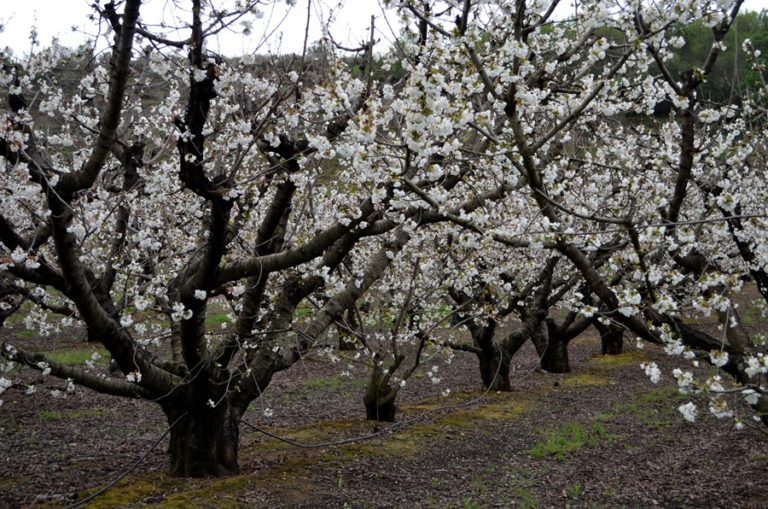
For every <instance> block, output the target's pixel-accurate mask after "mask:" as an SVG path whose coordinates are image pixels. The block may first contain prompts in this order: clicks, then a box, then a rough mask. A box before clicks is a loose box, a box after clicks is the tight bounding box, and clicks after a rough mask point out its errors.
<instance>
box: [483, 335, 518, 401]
mask: <svg viewBox="0 0 768 509" xmlns="http://www.w3.org/2000/svg"><path fill="white" fill-rule="evenodd" d="M494 346H495V345H491V349H490V351H487V352H486V351H483V352H482V353H479V354H478V355H477V359H478V361H479V363H480V377H481V378H482V380H483V387H484V388H486V389H490V390H492V391H511V390H512V386H511V384H510V382H509V364H510V359H509V356H507V355H506V354H505V353H504V352H503V351H501V352H500V351H499V349H498V348H493V347H494Z"/></svg>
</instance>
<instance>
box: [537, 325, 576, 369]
mask: <svg viewBox="0 0 768 509" xmlns="http://www.w3.org/2000/svg"><path fill="white" fill-rule="evenodd" d="M546 326H547V348H546V350H544V354H543V355H542V356H541V369H543V370H544V371H549V372H550V373H570V371H571V365H570V363H569V362H568V342H569V341H570V339H571V338H570V337H568V336H564V335H563V334H562V333H561V332H560V331H558V327H557V324H556V323H555V322H554V320H547V321H546Z"/></svg>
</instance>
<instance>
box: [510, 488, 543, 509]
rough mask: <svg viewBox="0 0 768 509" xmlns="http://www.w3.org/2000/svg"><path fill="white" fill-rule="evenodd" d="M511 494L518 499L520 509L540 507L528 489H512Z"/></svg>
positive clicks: (539, 502)
mask: <svg viewBox="0 0 768 509" xmlns="http://www.w3.org/2000/svg"><path fill="white" fill-rule="evenodd" d="M511 494H512V496H513V497H515V498H518V499H520V507H522V508H523V509H534V508H535V507H539V506H540V505H541V501H540V500H539V498H538V497H537V496H536V495H534V494H533V492H532V491H531V490H530V489H528V488H512V491H511Z"/></svg>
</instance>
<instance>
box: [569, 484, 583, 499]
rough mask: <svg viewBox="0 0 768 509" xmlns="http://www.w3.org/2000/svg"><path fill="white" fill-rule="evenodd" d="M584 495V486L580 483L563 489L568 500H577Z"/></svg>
mask: <svg viewBox="0 0 768 509" xmlns="http://www.w3.org/2000/svg"><path fill="white" fill-rule="evenodd" d="M582 493H584V486H582V485H581V483H580V482H577V483H574V484H572V485H570V486H568V487H567V488H565V494H566V495H567V496H569V497H570V498H579V497H580V496H581V494H582Z"/></svg>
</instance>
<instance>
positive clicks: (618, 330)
mask: <svg viewBox="0 0 768 509" xmlns="http://www.w3.org/2000/svg"><path fill="white" fill-rule="evenodd" d="M592 325H594V326H595V328H596V329H597V331H598V332H599V333H600V343H601V346H602V348H601V352H602V354H603V355H619V354H620V353H622V351H623V350H624V329H623V328H622V327H617V326H616V325H613V324H608V325H606V324H604V323H602V322H601V321H600V320H597V319H594V320H593V321H592Z"/></svg>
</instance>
